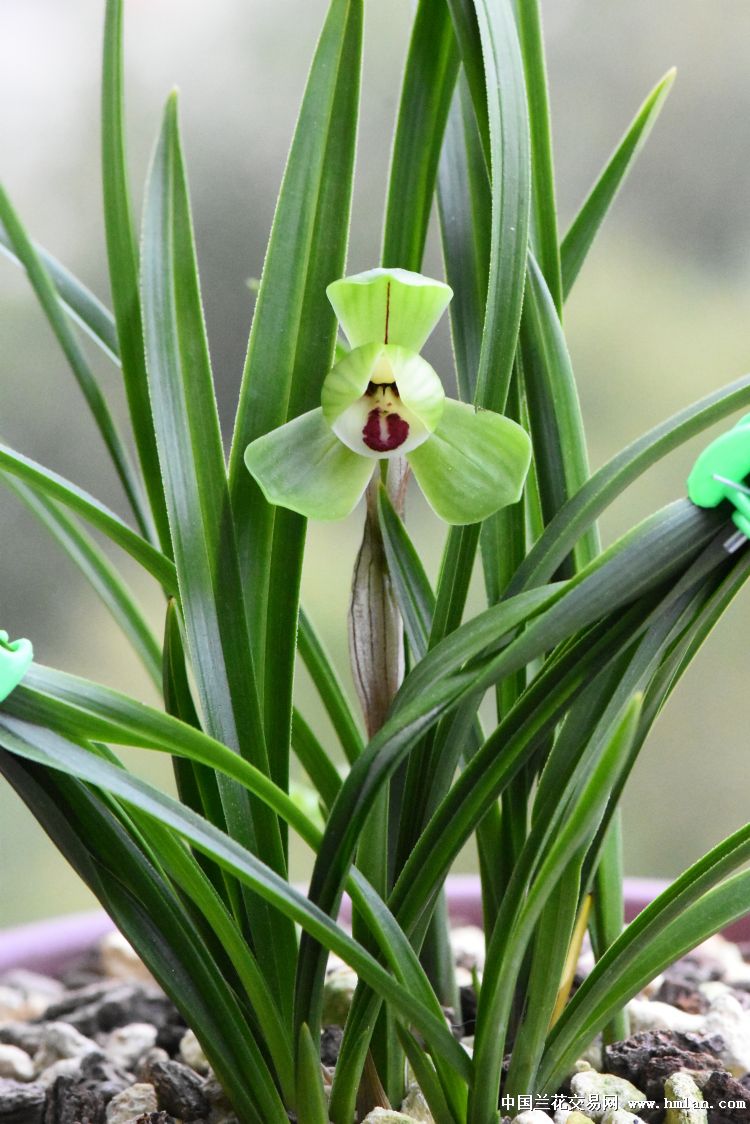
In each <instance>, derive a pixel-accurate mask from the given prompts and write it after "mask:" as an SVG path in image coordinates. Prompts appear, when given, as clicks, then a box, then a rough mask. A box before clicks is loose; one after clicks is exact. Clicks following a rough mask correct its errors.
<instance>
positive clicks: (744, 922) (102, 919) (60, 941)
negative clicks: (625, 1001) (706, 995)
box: [0, 874, 750, 976]
mask: <svg viewBox="0 0 750 1124" xmlns="http://www.w3.org/2000/svg"><path fill="white" fill-rule="evenodd" d="M668 885H669V883H668V881H667V880H665V879H661V878H626V879H625V920H626V921H631V920H632V919H633V917H635V916H636V914H638V913H640V911H641V910H642V909H643V908H644V907H645V906H646V905H648V904H649V902H651V901H653V899H654V897H655V896H656V895H657V894H658V893H660V891H662V890H663V889H664V888H665V887H666V886H668ZM447 891H448V907H449V911H450V914H451V917H452V918H453V920H454V921H455V922H456V923H457V924H459V925H461V924H465V925H478V924H481V920H482V905H481V897H480V891H479V876H478V875H476V874H455V875H451V876H450V878H449V879H448V882H447ZM340 916H341V920H342V921H343V922H345V923H346V922H348V921H350V919H351V903H350V902H349V901H348V899H345V900H344V902H343V903H342V908H341V915H340ZM113 929H114V925H113V923H112V921H111V920H110V918H109V917H108V916H107V914H106V913H104V912H103V911H101V910H94V911H90V912H86V913H74V914H69V915H66V916H63V917H56V918H51V919H49V920H46V921H34V922H31V923H29V924H26V925H18V926H15V927H14V928H10V929H6V930H4V931H0V973H3V972H7V971H9V970H10V969H12V968H25V969H27V970H29V971H35V972H42V973H45V974H48V975H52V976H54V975H57V974H59V973H61V972H63V971H64V970H65V969H66V968H67V967H68V966H69V965H70V964H72V963H73V962H74V961H75V960H77V959H79V958H80V957H81V956H82V955H83V954H84V953H85V952H86V951H87V950H88V949H89V948H91V946H92V945H93V944H95V943H96V941H98V940H100V939H101V937H103V936H104V935H105V934H106V933H108V932H111V931H112V930H113ZM725 935H726V936H728V937H729V938H730V939H732V940H736V941H740V942H748V941H750V914H748V915H747V916H745V917H744V918H741V919H740V920H739V921H736V922H734V924H733V925H730V926H729V927H728V928H727V929H726V930H725Z"/></svg>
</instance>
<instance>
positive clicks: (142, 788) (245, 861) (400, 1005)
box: [0, 715, 472, 1079]
mask: <svg viewBox="0 0 750 1124" xmlns="http://www.w3.org/2000/svg"><path fill="white" fill-rule="evenodd" d="M0 730H2V735H1V736H2V743H3V745H4V746H5V747H6V748H7V749H9V750H10V751H11V752H12V753H15V754H17V755H19V756H21V757H24V758H26V759H27V760H34V761H39V762H40V763H42V764H45V765H46V766H48V767H51V768H53V769H59V770H62V771H63V772H65V773H70V774H71V775H74V776H77V777H78V778H79V779H82V780H85V781H87V782H88V783H89V784H93V785H95V786H96V787H98V788H102V789H104V790H106V791H108V792H111V793H113V794H114V795H116V796H118V797H119V798H120V799H121V800H122V801H123V802H124V803H126V804H128V805H130V806H132V807H134V808H137V809H138V810H139V811H140V812H143V813H144V814H145V815H148V816H151V817H153V818H154V819H156V820H157V821H158V822H159V823H163V824H165V825H166V826H169V827H171V828H172V829H173V830H174V831H176V832H177V833H179V834H180V835H181V836H182V837H183V838H185V839H187V840H189V841H190V842H192V843H193V845H194V846H196V847H199V848H200V849H201V850H203V851H204V853H206V854H208V855H209V856H210V857H211V858H213V859H214V860H215V861H216V862H218V863H220V864H221V865H222V866H225V867H226V868H227V869H228V870H230V871H231V872H232V873H233V874H235V876H236V877H238V878H240V879H242V880H243V881H244V882H245V883H246V884H247V885H248V886H249V887H250V888H251V889H252V890H253V891H254V892H255V893H256V894H258V896H261V897H263V898H264V899H265V900H266V901H267V902H269V904H270V905H271V906H272V907H273V908H274V909H276V910H278V911H280V912H282V913H284V915H285V916H287V917H288V918H289V919H290V920H292V921H296V922H298V923H299V924H300V925H302V927H303V928H304V929H306V930H307V931H309V932H310V933H311V934H312V935H313V936H314V937H315V938H316V939H317V940H322V941H323V942H324V943H326V945H327V946H328V947H330V949H331V951H333V952H336V953H337V954H338V955H340V956H341V957H342V959H344V960H345V961H346V962H347V963H349V964H350V965H351V967H352V968H354V970H355V971H356V972H357V973H358V974H359V975H360V976H361V977H362V979H364V980H366V982H367V983H368V984H369V985H370V986H371V987H374V988H375V990H376V991H378V992H380V993H382V995H383V996H384V998H386V999H387V1000H388V1001H389V1002H390V1003H391V1004H392V1005H393V1007H394V1009H395V1010H396V1011H397V1012H398V1014H399V1016H400V1017H401V1018H404V1019H405V1020H406V1021H407V1022H410V1023H412V1024H413V1025H414V1026H415V1027H417V1029H418V1030H419V1031H420V1033H422V1034H423V1035H424V1036H425V1038H426V1039H427V1041H428V1043H429V1044H430V1046H431V1047H432V1048H433V1049H435V1051H436V1052H437V1053H438V1054H439V1055H440V1056H441V1057H444V1058H445V1059H446V1060H447V1061H448V1063H449V1064H450V1065H451V1066H453V1067H454V1068H455V1069H456V1070H457V1072H458V1073H460V1074H461V1075H462V1076H463V1077H464V1079H469V1078H470V1077H471V1072H472V1066H471V1061H470V1059H469V1058H468V1057H467V1055H466V1053H465V1052H464V1051H463V1050H462V1048H461V1047H460V1045H459V1044H458V1043H457V1042H456V1040H455V1039H454V1038H453V1037H452V1035H451V1034H450V1032H449V1031H448V1029H447V1027H446V1026H445V1024H444V1022H443V1021H442V1019H441V1018H438V1017H437V1015H435V1014H433V1013H432V1011H428V1010H427V1008H426V1007H425V1005H424V1004H423V1003H422V1002H421V1001H420V1000H419V999H417V998H416V997H415V996H414V995H413V994H411V993H410V992H408V991H407V990H406V989H405V988H403V987H402V986H401V985H400V984H398V983H396V981H395V980H394V979H393V978H392V977H391V976H390V975H389V974H388V973H387V972H386V971H385V970H384V969H383V968H382V967H381V965H380V964H378V962H377V961H376V960H375V959H374V957H372V956H371V955H370V954H369V953H368V952H366V951H365V950H364V949H363V948H362V946H361V945H358V944H357V943H356V942H355V941H353V940H352V938H351V937H349V936H347V934H346V933H345V932H344V931H343V930H342V929H340V928H339V927H338V926H337V925H336V924H335V922H333V921H332V920H331V919H330V917H328V916H327V915H326V914H324V913H322V912H321V911H320V910H319V909H317V907H316V906H315V905H314V904H313V903H311V902H310V901H309V900H308V899H307V898H306V897H304V895H303V894H301V893H300V892H299V891H298V890H295V889H294V888H293V887H292V886H290V885H289V884H288V883H287V882H286V880H285V879H283V878H281V877H279V875H277V874H276V873H275V872H274V871H273V870H271V869H270V867H268V866H266V865H265V864H264V863H263V862H261V861H260V860H259V859H257V858H256V857H255V856H254V855H252V854H251V853H249V852H248V851H246V850H245V849H244V848H243V847H242V846H241V845H240V844H239V843H237V841H236V840H234V839H232V838H231V837H229V836H226V835H224V834H223V833H222V832H220V831H218V829H216V828H215V827H214V826H213V825H212V824H210V823H208V821H206V820H203V819H201V817H199V816H197V815H196V814H195V813H194V812H191V811H190V809H187V808H184V807H183V806H182V805H180V804H178V803H177V801H175V800H174V799H173V798H172V797H169V796H167V795H166V794H164V793H161V792H159V791H158V790H156V789H154V788H153V787H152V786H151V785H149V784H148V783H147V782H145V781H143V780H141V779H140V778H138V777H135V776H132V775H130V774H128V773H125V772H124V771H123V770H121V769H117V768H115V767H113V766H112V765H111V764H110V763H109V762H107V761H104V760H102V759H101V758H99V757H95V756H93V755H92V754H90V753H87V752H86V751H85V750H82V749H81V748H80V747H78V746H77V745H74V744H73V743H71V742H67V741H65V739H63V738H60V737H59V736H58V735H57V734H55V733H53V732H51V731H49V730H45V729H42V728H41V727H37V726H31V725H29V724H28V723H25V722H19V721H18V720H17V719H13V718H9V717H7V715H2V716H0Z"/></svg>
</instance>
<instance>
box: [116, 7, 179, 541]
mask: <svg viewBox="0 0 750 1124" xmlns="http://www.w3.org/2000/svg"><path fill="white" fill-rule="evenodd" d="M122 23H123V3H122V0H107V7H106V14H105V23H104V51H103V59H102V104H101V115H102V117H101V138H102V188H103V192H104V232H105V235H106V241H107V261H108V264H109V281H110V288H111V291H112V303H113V306H114V312H115V320H116V323H117V335H118V340H119V350H120V362H121V366H122V375H123V382H124V384H125V393H126V396H127V400H128V407H129V409H130V418H131V423H132V426H133V435H134V437H135V444H136V449H137V450H138V459H139V461H140V464H141V470H142V472H143V478H144V482H145V485H146V492H147V494H148V498H149V502H150V505H151V513H152V516H153V520H154V523H155V525H156V529H157V533H158V537H159V543H160V544H161V548H162V550H163V551H164V553H165V554H169V555H171V549H170V539H169V522H168V519H167V507H166V502H165V498H164V491H163V488H162V478H161V472H160V470H159V457H158V453H157V448H156V432H155V428H154V419H153V416H152V413H151V402H150V399H149V390H148V378H147V376H146V360H145V351H144V334H143V320H142V311H141V296H140V290H139V287H138V244H137V239H136V234H135V226H134V223H133V214H132V207H131V202H130V190H129V187H128V174H127V165H126V157H125V121H124V108H125V106H124V77H123V42H122V30H123V29H122Z"/></svg>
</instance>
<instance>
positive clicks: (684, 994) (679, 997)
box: [654, 979, 708, 1015]
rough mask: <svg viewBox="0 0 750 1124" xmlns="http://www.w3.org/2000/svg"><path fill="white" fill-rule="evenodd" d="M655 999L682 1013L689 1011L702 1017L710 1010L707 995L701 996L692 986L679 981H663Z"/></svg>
mask: <svg viewBox="0 0 750 1124" xmlns="http://www.w3.org/2000/svg"><path fill="white" fill-rule="evenodd" d="M654 999H656V1000H658V1001H659V1002H660V1003H669V1004H671V1006H672V1007H679V1009H680V1010H681V1011H688V1012H689V1013H690V1014H691V1015H702V1014H703V1012H704V1011H707V1010H708V1000H707V999H706V997H705V995H701V993H700V992H699V991H698V990H697V988H695V987H693V986H692V985H691V984H688V983H683V982H680V981H679V980H670V979H665V980H663V981H662V984H661V987H660V988H659V990H658V991H657V993H656V995H655V996H654Z"/></svg>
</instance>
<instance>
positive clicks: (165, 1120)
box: [135, 1112, 177, 1124]
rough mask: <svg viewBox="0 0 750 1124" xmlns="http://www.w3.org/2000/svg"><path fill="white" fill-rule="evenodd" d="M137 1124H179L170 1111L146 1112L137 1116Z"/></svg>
mask: <svg viewBox="0 0 750 1124" xmlns="http://www.w3.org/2000/svg"><path fill="white" fill-rule="evenodd" d="M135 1124H177V1122H176V1120H175V1118H174V1117H173V1116H170V1115H169V1113H168V1112H144V1113H143V1114H142V1115H141V1116H137V1117H136V1119H135Z"/></svg>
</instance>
